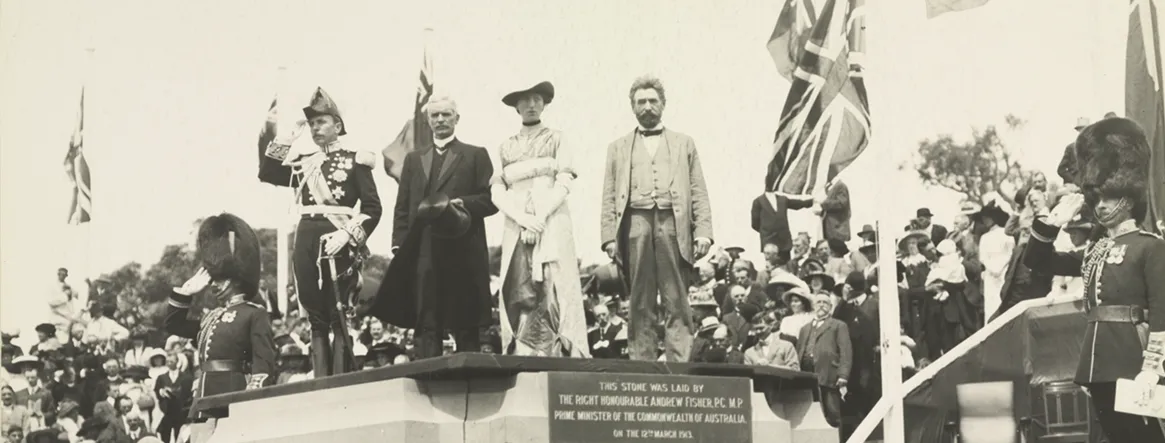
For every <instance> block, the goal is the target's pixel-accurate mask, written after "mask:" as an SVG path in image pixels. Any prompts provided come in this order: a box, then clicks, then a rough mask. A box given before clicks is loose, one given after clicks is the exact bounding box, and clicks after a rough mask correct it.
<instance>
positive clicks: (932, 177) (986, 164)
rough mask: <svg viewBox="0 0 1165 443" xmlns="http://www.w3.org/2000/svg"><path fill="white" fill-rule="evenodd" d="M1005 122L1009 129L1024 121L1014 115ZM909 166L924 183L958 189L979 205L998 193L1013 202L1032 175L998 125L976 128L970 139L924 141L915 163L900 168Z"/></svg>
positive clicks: (948, 135) (1017, 127)
mask: <svg viewBox="0 0 1165 443" xmlns="http://www.w3.org/2000/svg"><path fill="white" fill-rule="evenodd" d="M1004 122H1005V123H1006V125H1007V127H1006V128H1005V130H1007V131H1015V130H1018V129H1020V128H1021V127H1023V124H1024V121H1023V120H1021V119H1020V118H1019V117H1016V116H1014V115H1008V116H1006V117H1004ZM907 167H912V168H913V169H914V171H915V172H917V173H918V178H919V179H920V180H922V182H923V183H925V184H927V185H929V186H936V187H940V188H945V189H949V190H952V191H955V192H957V193H959V194H961V195H963V196H964V198H965V199H966V200H967V201H971V202H975V203H978V204H984V203H986V201H987V200H989V198H990V196H991V195H992V194H993V193H995V192H998V193H999V195H1001V196H1003V197H1004V198H1005V199H1007V200H1008V201H1009V203H1011V202H1010V199H1011V196H1012V195H1013V194H1015V192H1016V191H1017V190H1019V189H1020V188H1021V187H1022V186H1023V185H1024V183H1026V181H1027V180H1028V177H1029V175H1030V174H1029V173H1028V171H1026V170H1025V169H1024V167H1023V166H1022V165H1020V163H1019V161H1018V160H1017V159H1016V158H1015V157H1014V156H1013V155H1012V153H1011V152H1010V150H1009V149H1008V148H1007V146H1006V145H1005V144H1004V142H1003V139H1002V138H1000V130H999V129H997V128H996V127H995V125H990V126H987V127H986V128H985V129H979V128H973V132H972V137H971V140H970V141H963V142H959V141H955V139H954V137H952V136H951V135H950V134H942V135H939V136H938V137H936V138H935V139H933V140H932V139H925V140H922V141H920V142H918V157H917V159H916V160H915V163H914V164H913V165H909V166H908V165H902V166H900V167H899V169H906V168H907Z"/></svg>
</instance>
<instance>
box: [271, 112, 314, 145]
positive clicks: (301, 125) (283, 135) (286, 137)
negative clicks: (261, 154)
mask: <svg viewBox="0 0 1165 443" xmlns="http://www.w3.org/2000/svg"><path fill="white" fill-rule="evenodd" d="M305 129H307V120H302V119H301V120H299V121H296V122H295V126H293V127H292V128H291V130H290V131H280V132H279V133H277V134H276V135H275V141H274V142H273V143H275V144H277V145H283V146H291V145H292V143H295V140H296V139H298V138H299V136H300V135H302V134H303V131H304V130H305Z"/></svg>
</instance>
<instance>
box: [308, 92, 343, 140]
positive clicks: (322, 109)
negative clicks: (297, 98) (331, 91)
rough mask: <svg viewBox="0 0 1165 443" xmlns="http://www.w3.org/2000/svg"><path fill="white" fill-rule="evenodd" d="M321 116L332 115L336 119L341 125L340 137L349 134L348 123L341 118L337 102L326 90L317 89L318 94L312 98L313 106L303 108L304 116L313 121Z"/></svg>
mask: <svg viewBox="0 0 1165 443" xmlns="http://www.w3.org/2000/svg"><path fill="white" fill-rule="evenodd" d="M321 115H330V116H332V118H335V119H336V121H337V122H340V123H341V126H340V135H347V134H348V123H345V122H344V117H341V116H340V108H339V107H338V106H336V102H335V101H334V100H332V96H330V95H328V93H327V92H325V91H324V88H320V87H317V88H316V92H315V93H314V94H312V96H311V104H310V105H308V106H305V107H304V108H303V116H304V117H305V118H307V119H308V120H311V119H313V118H315V117H318V116H321Z"/></svg>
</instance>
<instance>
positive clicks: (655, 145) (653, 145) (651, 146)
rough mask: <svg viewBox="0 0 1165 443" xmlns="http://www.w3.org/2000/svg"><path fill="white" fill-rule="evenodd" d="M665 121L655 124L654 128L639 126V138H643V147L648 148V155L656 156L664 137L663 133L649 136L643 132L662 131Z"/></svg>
mask: <svg viewBox="0 0 1165 443" xmlns="http://www.w3.org/2000/svg"><path fill="white" fill-rule="evenodd" d="M662 130H663V123H660V124H658V125H655V127H654V128H644V127H643V126H640V127H639V132H640V134H639V138H640V139H642V140H643V147H645V148H647V156H648V157H652V158H655V151H658V150H659V140H660V139H661V138H663V134H660V135H656V136H652V137H647V136H644V135H643V134H642V132H643V131H662Z"/></svg>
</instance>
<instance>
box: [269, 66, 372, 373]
mask: <svg viewBox="0 0 1165 443" xmlns="http://www.w3.org/2000/svg"><path fill="white" fill-rule="evenodd" d="M303 116H304V118H305V119H306V122H301V123H300V126H299V127H297V130H296V131H292V132H291V133H290V134H280V135H279V136H277V137H276V138H275V139H274V140H273V141H272V142H271V143H270V145H269V146H268V147H267V150H266V154H265V155H266V157H268V158H271V159H272V160H278V161H279V164H278V165H276V166H274V167H270V168H268V169H267V170H268V171H275V172H276V173H274V174H268V175H264V174H260V180H262V181H264V182H267V183H271V184H274V185H277V186H290V187H293V188H295V189H296V190H297V194H296V195H297V202H296V203H297V206H298V211H299V213H300V220H299V223H298V224H297V226H296V230H295V250H294V251H293V252H292V257H291V261H292V265H293V268H294V269H295V292H296V295H297V296H298V298H299V304H300V307H302V308H303V309H304V310H305V311H306V312H307V318H308V322H309V323H310V325H311V355H312V359H313V365H312V367H313V368H314V369H315V374H316V376H317V377H323V376H327V375H332V374H339V373H344V372H349V371H352V370H354V369H355V368H354V367H353V365H354V362H353V356H352V343H351V338H349V337H348V336H347V330H348V328H347V327H346V326H345V324H346V322H347V318H349V317H350V316H351V315H352V314H353V312H352V309H353V303H352V299H353V297H355V294H358V293H359V292H360V283H361V276H360V271H361V269H362V267H363V262H364V260H365V259H366V258H367V257H368V256H369V251H368V247H367V246H366V245H365V242H366V241H367V240H368V236H369V235H372V231H373V230H374V229H376V226H377V225H378V224H379V223H380V216H381V211H382V209H381V205H380V196H379V194H377V191H376V182H375V180H373V178H372V167H373V166H375V164H376V154H374V153H372V152H369V151H356V150H355V149H353V148H352V147H349V146H347V145H345V144H344V143H343V141H341V140H340V137H341V136H343V135H346V134H347V133H348V125H347V122H345V121H344V119H343V117H342V116H341V114H340V108H339V107H338V106H336V102H335V101H333V100H332V97H331V96H329V95H328V93H327V92H325V91H324V90H323V88H316V90H315V93H314V94H313V95H312V98H311V103H310V104H309V105H308V106H307V107H304V108H303ZM303 125H307V127H309V128H310V129H311V131H310V133H311V137H312V141H313V142H314V143H315V144H316V146H318V147H319V149H315V150H312V151H311V152H308V153H305V154H300V155H296V154H292V153H291V149H290V147H291V144H292V142H294V141H295V138H296V137H298V131H299V130H301V129H302V127H303ZM261 160H263V161H266V162H268V163H270V161H268V160H266V159H265V158H264V159H261ZM357 203H359V207H360V209H359V211H357V210H356V209H355V208H356V205H357ZM282 308H283V309H287V307H286V306H284V307H282Z"/></svg>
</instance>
